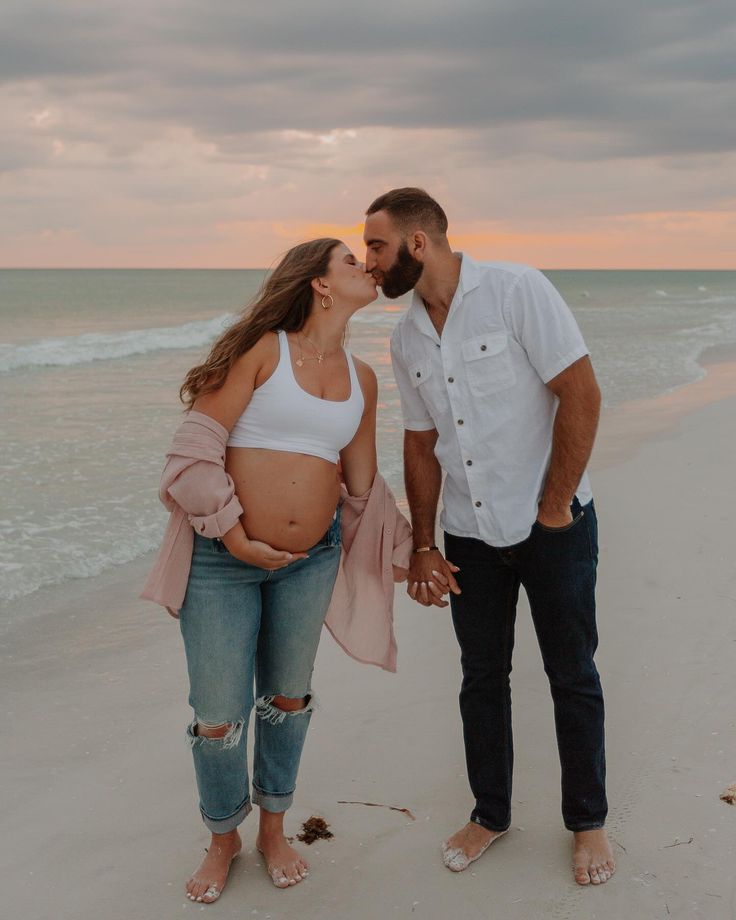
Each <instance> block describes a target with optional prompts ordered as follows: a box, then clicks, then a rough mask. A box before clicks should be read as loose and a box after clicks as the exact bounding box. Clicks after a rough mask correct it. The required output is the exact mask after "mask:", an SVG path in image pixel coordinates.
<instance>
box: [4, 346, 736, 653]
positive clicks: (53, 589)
mask: <svg viewBox="0 0 736 920" xmlns="http://www.w3.org/2000/svg"><path fill="white" fill-rule="evenodd" d="M698 364H700V366H701V367H702V368H703V371H704V374H703V376H702V377H701V378H700V379H698V380H695V381H693V382H691V383H685V384H682V385H680V386H677V387H675V388H674V389H672V390H667V391H665V392H664V393H660V394H659V395H657V396H652V397H647V398H644V399H639V400H632V401H629V402H624V403H621V404H619V405H617V406H614V407H612V408H610V409H606V408H604V409H603V411H602V413H601V421H600V426H599V430H598V434H597V437H596V443H595V447H594V449H593V454H592V457H591V460H590V463H589V465H588V471H589V472H590V473H591V474H593V475H595V474H596V473H598V472H599V471H601V470H605V469H609V468H611V467H613V466H616V465H617V464H620V463H624V462H626V461H627V460H630V459H632V458H633V457H635V456H636V454H637V453H638V452H639V451H640V450H641V448H642V447H643V446H644V445H645V444H647V443H648V442H649V441H652V440H656V439H658V438H662V437H667V436H668V435H669V434H671V433H672V432H673V431H675V430H676V429H677V426H678V425H679V423H680V422H681V421H682V420H683V419H685V418H686V417H687V416H688V415H691V414H692V413H693V412H697V411H698V410H700V409H702V408H704V407H705V406H708V405H711V404H712V403H716V402H720V401H721V400H724V399H728V398H729V397H730V396H736V343H734V344H732V345H731V344H729V345H712V346H709V347H707V348H705V349H704V350H703V351H702V352H701V353H700V355H699V356H698ZM397 498H398V499H399V505H400V507H402V509H403V510H404V511H406V502H405V500H404V499H403V497H399V496H397ZM155 553H156V550H151V551H149V552H146V553H143V554H141V555H140V556H136V557H135V558H134V559H131V560H129V561H128V562H125V563H122V564H118V565H113V566H111V567H110V568H108V569H105V570H104V571H103V572H100V573H98V574H97V575H93V576H89V577H85V578H73V579H70V580H69V581H65V582H60V583H55V584H51V585H43V586H41V587H40V588H37V589H36V590H34V591H32V592H31V593H29V594H25V595H22V596H20V597H18V598H15V599H14V600H13V601H12V604H13V607H14V608H15V609H16V610H19V611H22V612H21V614H20V615H19V616H14V617H13V620H12V621H10V622H9V623H7V624H0V648H2V646H3V643H4V641H5V637H6V634H7V633H8V632H11V631H12V630H13V629H14V628H15V627H16V626H18V625H20V624H21V623H22V622H26V621H28V620H30V619H36V618H37V617H38V616H39V615H42V611H43V610H44V609H45V608H46V607H47V606H49V605H51V606H53V605H54V595H55V594H56V593H57V592H60V593H61V595H64V594H65V593H66V591H67V587H68V586H74V585H81V584H83V583H86V582H93V583H97V582H98V581H99V584H100V585H104V584H108V583H111V584H117V582H118V579H116V578H115V576H114V572H115V571H117V570H123V571H127V570H128V568H129V567H130V570H131V571H137V567H140V566H142V567H143V569H142V570H145V568H146V566H149V567H150V565H151V564H152V560H153V559H154V557H155ZM124 578H125V579H127V578H128V576H127V575H126V576H124ZM71 590H74V589H73V588H72V589H71Z"/></svg>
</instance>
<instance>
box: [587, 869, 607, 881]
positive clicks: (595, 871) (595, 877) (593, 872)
mask: <svg viewBox="0 0 736 920" xmlns="http://www.w3.org/2000/svg"><path fill="white" fill-rule="evenodd" d="M588 872H589V873H590V881H591V882H592V883H593V884H594V885H600V884H601V882H602V881H603V879H602V878H601V877H600V876H599V875H598V866H591V867H590V868H589V869H588Z"/></svg>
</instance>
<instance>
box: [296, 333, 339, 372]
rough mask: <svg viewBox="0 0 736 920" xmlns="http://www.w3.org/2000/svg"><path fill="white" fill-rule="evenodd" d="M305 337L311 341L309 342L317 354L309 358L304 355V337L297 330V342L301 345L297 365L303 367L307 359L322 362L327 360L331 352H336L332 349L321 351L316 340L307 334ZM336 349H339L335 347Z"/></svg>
mask: <svg viewBox="0 0 736 920" xmlns="http://www.w3.org/2000/svg"><path fill="white" fill-rule="evenodd" d="M304 338H305V339H306V340H307V341H308V342H309V344H310V345H311V346H312V348H313V349H314V350H315V351H316V352H317V354H316V355H311V356H310V357H308V358H305V357H304V352H303V351H302V337H301V335H300V334H299V333H298V332H297V334H296V341H297V344H298V345H299V357H298V358H297V361H296V366H297V367H303V366H304V362H305V361H316V362H317V363H318V364H321V363H322V362H323V361H324V360H325V358H327V357H328V356H329V355H331V354H334V352H331V351H320V350H319V348H317V346H316V345H315V344H314V342H313V341H312V340H311V339H310V338H309V336H307V335H305V336H304ZM335 351H337V349H335Z"/></svg>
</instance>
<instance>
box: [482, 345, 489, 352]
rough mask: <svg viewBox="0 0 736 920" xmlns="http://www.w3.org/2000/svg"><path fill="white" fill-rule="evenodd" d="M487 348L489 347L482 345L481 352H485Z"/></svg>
mask: <svg viewBox="0 0 736 920" xmlns="http://www.w3.org/2000/svg"><path fill="white" fill-rule="evenodd" d="M487 347H488V346H487V345H481V346H480V350H481V351H485V350H486V348H487Z"/></svg>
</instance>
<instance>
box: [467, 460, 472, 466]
mask: <svg viewBox="0 0 736 920" xmlns="http://www.w3.org/2000/svg"><path fill="white" fill-rule="evenodd" d="M465 465H466V466H472V465H473V461H472V460H466V461H465Z"/></svg>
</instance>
